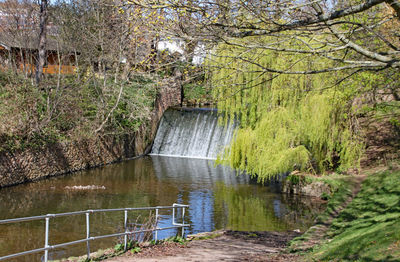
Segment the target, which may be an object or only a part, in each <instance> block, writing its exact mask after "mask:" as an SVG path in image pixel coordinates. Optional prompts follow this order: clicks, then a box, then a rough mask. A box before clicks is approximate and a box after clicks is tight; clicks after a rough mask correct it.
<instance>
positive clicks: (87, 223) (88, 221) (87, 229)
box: [86, 212, 90, 259]
mask: <svg viewBox="0 0 400 262" xmlns="http://www.w3.org/2000/svg"><path fill="white" fill-rule="evenodd" d="M89 214H90V213H89V212H87V213H86V249H87V259H90V244H89V237H90V220H89Z"/></svg>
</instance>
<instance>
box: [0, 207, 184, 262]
mask: <svg viewBox="0 0 400 262" xmlns="http://www.w3.org/2000/svg"><path fill="white" fill-rule="evenodd" d="M179 208H181V209H182V223H176V222H175V209H179ZM186 208H189V205H183V204H176V203H174V204H173V205H172V206H156V207H128V208H112V209H89V210H84V211H74V212H66V213H57V214H47V215H41V216H31V217H22V218H12V219H4V220H0V225H1V224H10V223H18V222H25V221H33V220H41V219H45V221H46V225H45V244H44V247H42V248H37V249H32V250H27V251H23V252H19V253H14V254H10V255H6V256H2V257H0V261H1V260H6V259H10V258H14V257H19V256H24V255H29V254H34V253H39V252H43V251H44V261H45V262H47V261H48V252H49V250H52V249H56V248H60V247H64V246H69V245H74V244H79V243H83V242H86V247H87V258H88V259H89V258H90V245H89V242H90V241H93V240H97V239H103V238H110V237H119V236H124V248H125V250H126V249H127V244H128V235H132V234H136V233H144V232H155V239H156V240H157V238H158V234H157V232H158V231H160V230H166V229H173V228H182V236H183V235H184V230H185V227H189V226H190V225H189V224H185V220H184V219H185V209H186ZM160 209H172V226H170V227H163V228H159V227H158V226H157V224H158V217H159V215H158V211H159V210H160ZM141 210H155V211H156V223H155V225H156V226H155V227H153V228H151V229H142V230H137V231H129V230H128V224H127V221H128V211H141ZM118 211H124V228H125V232H120V233H114V234H108V235H100V236H90V218H89V217H90V214H93V213H104V212H118ZM82 214H85V215H86V238H84V239H79V240H75V241H71V242H65V243H61V244H56V245H49V231H50V218H55V217H63V216H74V215H82Z"/></svg>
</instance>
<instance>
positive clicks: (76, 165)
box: [0, 81, 180, 188]
mask: <svg viewBox="0 0 400 262" xmlns="http://www.w3.org/2000/svg"><path fill="white" fill-rule="evenodd" d="M163 86H165V87H163V88H161V89H160V91H159V94H158V96H157V98H156V100H155V104H154V110H153V112H152V117H151V120H150V121H149V123H147V124H146V125H143V126H141V127H140V129H139V130H138V131H137V132H135V133H133V134H130V135H124V136H119V137H113V136H106V137H100V136H99V137H95V138H91V139H82V140H79V141H74V142H65V143H55V144H51V145H48V146H46V147H44V148H42V149H40V150H34V149H28V150H24V151H17V152H12V153H10V152H4V153H0V188H1V187H5V186H11V185H16V184H20V183H24V182H28V181H35V180H38V179H41V178H45V177H49V176H56V175H61V174H66V173H70V172H74V171H78V170H83V169H87V168H91V167H96V166H102V165H106V164H110V163H113V162H117V161H122V160H125V159H129V158H132V157H136V156H140V155H143V154H145V153H147V152H148V151H150V149H151V143H152V141H153V139H154V137H155V135H156V132H157V126H158V123H159V121H160V119H161V117H162V115H163V113H164V111H165V110H166V109H167V108H168V107H170V106H175V105H178V104H179V102H180V88H179V87H178V86H175V85H174V83H172V82H167V81H166V82H165V83H164V84H163Z"/></svg>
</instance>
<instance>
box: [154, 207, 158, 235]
mask: <svg viewBox="0 0 400 262" xmlns="http://www.w3.org/2000/svg"><path fill="white" fill-rule="evenodd" d="M157 229H158V208H156V233H155V235H154V238H155V239H156V241H157V240H158V231H157Z"/></svg>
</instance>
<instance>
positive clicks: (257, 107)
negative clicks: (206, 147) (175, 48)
mask: <svg viewBox="0 0 400 262" xmlns="http://www.w3.org/2000/svg"><path fill="white" fill-rule="evenodd" d="M253 40H254V39H253ZM267 40H268V39H267ZM262 41H266V40H264V39H263V40H262ZM247 44H248V42H247V43H240V44H238V45H227V44H220V45H219V46H218V47H217V49H216V50H215V53H214V55H213V56H212V57H211V58H209V59H208V61H207V66H208V67H209V68H210V72H209V74H208V77H209V80H211V83H212V85H213V97H214V99H216V100H217V104H218V109H219V112H222V113H221V114H222V118H223V119H224V121H225V124H226V123H227V122H228V121H230V120H229V119H231V120H233V119H237V120H239V122H240V126H239V128H238V130H237V132H236V135H235V139H234V140H233V142H232V144H231V146H230V147H229V148H228V149H226V150H225V153H224V154H223V155H222V156H220V157H219V159H218V163H228V164H230V165H231V166H232V167H233V168H236V169H240V170H245V171H247V173H249V174H250V175H258V178H259V180H260V181H264V180H266V179H269V178H271V177H273V176H275V175H277V174H280V173H283V172H288V171H292V170H295V169H297V170H303V171H314V172H323V171H325V170H326V169H329V168H338V169H339V170H345V169H348V168H350V167H351V166H354V165H356V164H357V163H358V162H359V159H360V156H361V154H362V151H363V145H362V143H360V142H359V140H358V139H357V137H356V136H355V135H354V134H353V131H352V129H351V126H352V125H351V118H350V117H349V116H350V115H351V113H352V111H351V100H352V99H351V98H352V97H350V95H349V93H351V92H348V90H344V89H343V90H342V89H341V88H340V87H337V86H336V87H334V88H327V87H329V86H332V83H334V81H335V79H336V77H337V76H336V74H334V75H332V74H319V75H286V74H282V75H277V74H272V73H267V72H266V71H265V70H263V68H268V67H273V68H278V69H281V70H288V67H289V66H290V69H291V70H308V69H309V68H311V63H314V65H313V66H314V67H315V65H316V64H317V63H326V61H315V60H314V61H311V60H310V59H309V58H308V57H306V56H300V55H296V54H290V55H284V54H278V53H274V52H272V51H268V50H265V49H264V50H262V49H260V48H253V49H250V48H246V45H247ZM288 44H290V43H288Z"/></svg>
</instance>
